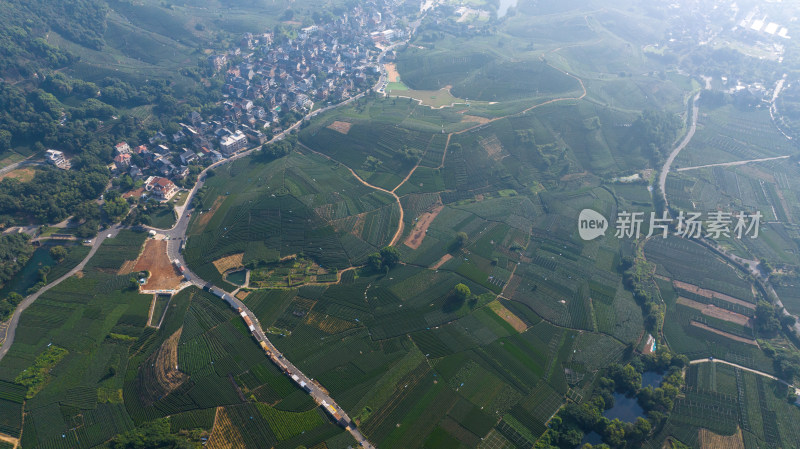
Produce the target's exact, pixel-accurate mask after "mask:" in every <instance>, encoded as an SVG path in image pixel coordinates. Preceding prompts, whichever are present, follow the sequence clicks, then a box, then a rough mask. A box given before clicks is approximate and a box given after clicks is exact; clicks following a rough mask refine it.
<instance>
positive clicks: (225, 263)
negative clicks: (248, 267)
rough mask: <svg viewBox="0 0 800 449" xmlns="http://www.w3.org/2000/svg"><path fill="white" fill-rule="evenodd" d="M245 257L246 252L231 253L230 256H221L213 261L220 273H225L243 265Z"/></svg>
mask: <svg viewBox="0 0 800 449" xmlns="http://www.w3.org/2000/svg"><path fill="white" fill-rule="evenodd" d="M243 258H244V253H239V254H231V255H230V256H225V257H221V258H219V259H217V260H215V261H213V262H211V263H213V264H214V267H216V269H217V271H219V274H225V272H226V271H228V270H233V269H234V268H239V267H241V266H242V259H243Z"/></svg>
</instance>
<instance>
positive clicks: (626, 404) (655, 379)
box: [603, 371, 664, 422]
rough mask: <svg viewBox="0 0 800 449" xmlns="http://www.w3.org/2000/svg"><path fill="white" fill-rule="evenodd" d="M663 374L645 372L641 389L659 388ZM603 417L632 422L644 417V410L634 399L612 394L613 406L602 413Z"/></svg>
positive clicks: (620, 394)
mask: <svg viewBox="0 0 800 449" xmlns="http://www.w3.org/2000/svg"><path fill="white" fill-rule="evenodd" d="M663 379H664V374H661V373H657V372H655V371H647V372H645V373H643V374H642V388H644V387H653V388H657V387H659V386H661V381H662V380H663ZM603 416H605V417H606V418H608V419H612V420H613V419H616V418H619V420H620V421H624V422H634V421H636V418H638V417H640V416H642V417H644V409H642V407H641V406H639V402H638V401H637V400H636V397H635V396H634V397H627V396H625V395H624V394H622V393H614V406H613V407H611V408H610V409H608V410H606V411H605V412H603Z"/></svg>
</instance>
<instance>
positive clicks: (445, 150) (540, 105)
mask: <svg viewBox="0 0 800 449" xmlns="http://www.w3.org/2000/svg"><path fill="white" fill-rule="evenodd" d="M557 50H558V49H556V50H553V51H557ZM547 65H549V66H550V67H552V68H554V69H556V70H558V71H559V72H561V73H563V74H564V75H567V76H569V77H571V78H575V80H577V81H578V84H580V85H581V91H582V93H581V94H580V95H579V96H577V97H559V98H553V99H552V100H547V101H545V102H543V103H537V104H535V105H533V106H531V107H529V108H526V109H523V110H522V111H520V112H516V113H514V114H508V115H504V116H501V117H494V118H490V119H489V120H488V121H486V122H484V123H479V124H477V125H475V126H470V127H469V128H466V129H462V130H461V131H456V132H452V133H450V134H448V135H447V142H446V143H445V144H444V153H442V163H441V164H439V167H437V168H438V169H439V170H441V169H442V168H444V160H445V158H446V157H447V149H448V148H449V147H450V138H451V137H453V134H462V133H465V132H468V131H472V130H473V129H476V128H480V127H481V126H485V125H488V124H490V123H492V122H496V121H497V120H503V119H506V118H509V117H517V116H520V115H525V114H527V113H528V112H530V111H532V110H534V109H536V108H540V107H542V106H547V105H548V104H553V103H557V102H560V101H579V100H583V99H584V98H586V94H587V91H586V85H584V84H583V80H582V79H580V78H578V77H577V76H575V75H573V74H571V73H569V72H565V71H563V70H561V69H559V68H558V67H554V66H552V65H550V64H547ZM414 169H416V167H415V168H414ZM403 182H405V180H404V181H403ZM402 184H403V183H400V185H402ZM400 185H398V186H397V187H395V190H397V189H398V188H400Z"/></svg>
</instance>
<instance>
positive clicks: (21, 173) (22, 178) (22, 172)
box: [0, 167, 36, 182]
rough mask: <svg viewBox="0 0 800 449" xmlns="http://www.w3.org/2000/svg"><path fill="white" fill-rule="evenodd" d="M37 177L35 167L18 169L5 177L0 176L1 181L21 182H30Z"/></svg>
mask: <svg viewBox="0 0 800 449" xmlns="http://www.w3.org/2000/svg"><path fill="white" fill-rule="evenodd" d="M35 175H36V169H35V168H33V167H24V168H18V169H16V170H11V171H10V172H8V173H6V174H4V175H0V181H2V180H4V179H16V180H17V181H19V182H29V181H30V180H32V179H33V177H34V176H35Z"/></svg>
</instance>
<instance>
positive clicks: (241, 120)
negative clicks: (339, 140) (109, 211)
mask: <svg viewBox="0 0 800 449" xmlns="http://www.w3.org/2000/svg"><path fill="white" fill-rule="evenodd" d="M391 9H392V7H391V5H385V6H378V5H376V4H373V3H369V4H358V5H356V6H355V7H354V8H353V9H352V10H350V11H349V12H347V13H345V14H343V15H341V17H339V18H336V19H335V20H333V21H332V22H330V23H327V24H324V25H312V26H309V27H306V28H302V29H300V30H296V36H295V34H294V33H286V34H279V35H278V36H277V37H276V35H275V34H274V33H272V32H268V33H263V34H259V35H254V34H251V33H246V34H244V35H243V36H242V37H241V40H240V42H239V43H238V46H235V47H234V48H233V49H231V50H229V51H228V52H226V53H223V54H215V55H212V56H210V57H209V58H208V61H209V64H211V66H212V68H213V70H214V71H216V72H217V73H219V74H220V76H223V77H224V80H225V83H224V87H223V95H224V98H225V100H224V101H223V104H222V113H221V115H216V116H207V117H203V116H202V115H201V114H200V113H199V112H192V113H191V114H190V115H189V116H188V117H187V118H186V123H181V124H180V129H179V130H178V131H177V132H174V133H170V134H169V135H168V134H166V133H164V132H163V131H159V132H157V133H155V135H153V136H152V137H150V138H149V141H148V142H147V143H146V144H142V145H139V146H136V147H131V146H130V145H128V143H127V142H120V143H118V144H117V145H115V147H114V154H113V156H114V159H113V162H112V163H110V164H109V169H110V170H111V172H112V173H113V174H115V175H117V176H122V175H125V174H127V175H130V177H131V178H132V179H133V180H134V181H139V180H142V181H144V182H145V189H146V190H147V192H148V193H149V195H151V196H152V197H154V198H156V199H159V200H162V201H167V200H169V199H170V198H171V197H172V196H173V195H174V194H175V193H176V192H177V191H178V190H179V188H178V185H181V184H182V182H181V181H182V180H183V179H184V178H186V177H187V176H188V175H189V173H190V166H192V165H195V164H196V165H203V166H207V165H210V164H213V163H215V162H218V161H221V160H223V159H225V158H227V157H230V156H231V155H233V154H235V153H236V152H239V151H242V150H244V149H246V148H248V147H251V146H254V145H259V144H262V143H264V142H266V141H267V140H268V135H273V134H275V133H278V132H281V131H282V130H283V129H284V128H285V127H286V126H289V125H291V124H292V123H293V122H294V121H295V120H296V119H297V117H298V115H304V114H306V113H307V112H308V111H310V110H311V108H312V107H313V105H314V103H315V102H323V101H324V102H330V103H336V102H340V101H343V100H346V99H348V98H350V97H352V96H354V95H356V94H357V93H358V92H359V91H362V90H364V89H367V88H369V87H371V85H372V83H374V82H375V81H376V80H377V79H378V77H379V75H380V73H379V65H378V61H377V56H378V55H379V54H380V48H382V46H384V45H389V44H390V43H391V41H393V40H397V39H404V38H405V37H406V35H407V33H408V31H407V29H406V28H404V27H400V26H399V25H398V24H399V18H398V17H397V16H395V15H394V14H393V13H392V11H391ZM289 112H295V114H289ZM47 158H48V160H49V162H50V163H52V164H53V165H55V166H57V167H59V168H65V169H66V168H69V161H67V160H66V159H65V158H64V154H63V153H61V152H60V151H56V150H48V152H47Z"/></svg>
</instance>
